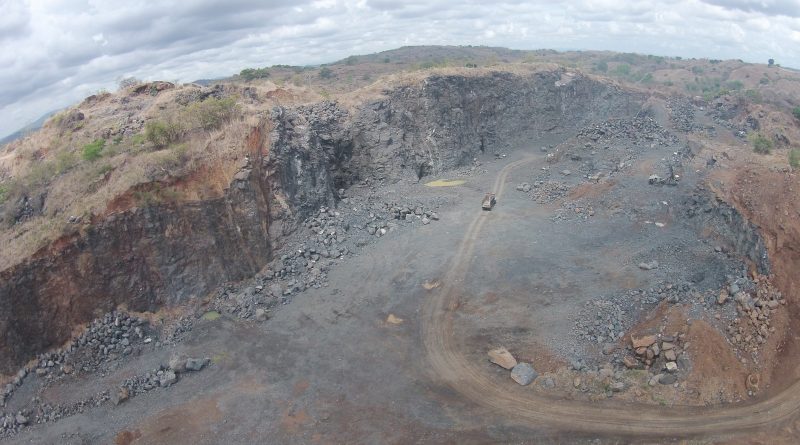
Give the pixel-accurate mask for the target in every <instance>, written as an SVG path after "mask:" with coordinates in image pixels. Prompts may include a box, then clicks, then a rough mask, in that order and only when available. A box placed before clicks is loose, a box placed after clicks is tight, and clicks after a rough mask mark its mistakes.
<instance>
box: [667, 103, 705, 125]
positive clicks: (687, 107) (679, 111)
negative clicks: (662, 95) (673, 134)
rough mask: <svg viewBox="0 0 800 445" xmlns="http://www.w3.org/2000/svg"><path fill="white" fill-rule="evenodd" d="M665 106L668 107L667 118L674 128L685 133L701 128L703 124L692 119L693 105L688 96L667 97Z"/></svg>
mask: <svg viewBox="0 0 800 445" xmlns="http://www.w3.org/2000/svg"><path fill="white" fill-rule="evenodd" d="M667 108H668V109H669V119H670V121H671V122H672V126H673V127H674V128H675V129H676V130H679V131H683V132H685V133H689V132H692V131H702V130H703V126H702V125H698V124H696V123H695V121H694V114H695V106H694V104H692V102H691V101H690V100H689V98H688V97H682V96H673V97H671V98H669V100H668V101H667Z"/></svg>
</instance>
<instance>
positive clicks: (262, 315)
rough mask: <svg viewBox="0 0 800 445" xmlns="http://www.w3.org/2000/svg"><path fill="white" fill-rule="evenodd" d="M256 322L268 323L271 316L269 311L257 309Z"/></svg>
mask: <svg viewBox="0 0 800 445" xmlns="http://www.w3.org/2000/svg"><path fill="white" fill-rule="evenodd" d="M255 317H256V321H267V319H268V318H269V316H268V315H267V311H266V309H264V308H258V309H256V313H255Z"/></svg>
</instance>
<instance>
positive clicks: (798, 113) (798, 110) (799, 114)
mask: <svg viewBox="0 0 800 445" xmlns="http://www.w3.org/2000/svg"><path fill="white" fill-rule="evenodd" d="M792 114H793V115H794V118H795V119H798V120H800V107H794V110H792Z"/></svg>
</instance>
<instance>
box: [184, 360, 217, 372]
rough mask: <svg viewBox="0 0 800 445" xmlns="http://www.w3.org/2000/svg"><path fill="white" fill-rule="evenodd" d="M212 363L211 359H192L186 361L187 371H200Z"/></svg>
mask: <svg viewBox="0 0 800 445" xmlns="http://www.w3.org/2000/svg"><path fill="white" fill-rule="evenodd" d="M210 362H211V359H209V358H190V359H187V360H186V370H187V371H200V370H202V369H203V368H204V367H205V366H206V365H208V364H209V363H210Z"/></svg>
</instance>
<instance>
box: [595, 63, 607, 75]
mask: <svg viewBox="0 0 800 445" xmlns="http://www.w3.org/2000/svg"><path fill="white" fill-rule="evenodd" d="M594 69H595V70H597V71H599V72H601V73H605V72H608V62H606V61H605V60H601V61H599V62H597V63H596V64H595V65H594Z"/></svg>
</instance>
